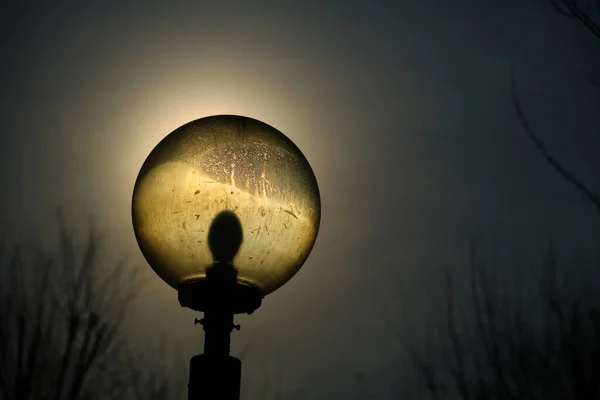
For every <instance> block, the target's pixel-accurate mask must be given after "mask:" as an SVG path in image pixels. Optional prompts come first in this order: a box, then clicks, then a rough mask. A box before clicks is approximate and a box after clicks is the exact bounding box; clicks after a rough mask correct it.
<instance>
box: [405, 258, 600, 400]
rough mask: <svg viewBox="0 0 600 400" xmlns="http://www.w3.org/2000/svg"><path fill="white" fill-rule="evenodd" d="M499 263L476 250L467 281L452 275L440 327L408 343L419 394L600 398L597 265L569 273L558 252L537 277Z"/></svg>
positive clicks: (474, 398) (475, 399)
mask: <svg viewBox="0 0 600 400" xmlns="http://www.w3.org/2000/svg"><path fill="white" fill-rule="evenodd" d="M499 267H500V266H499V265H490V264H488V263H486V262H484V260H483V259H482V257H481V256H480V255H478V254H477V253H476V251H475V249H474V248H473V249H472V252H471V265H470V268H469V274H470V276H469V279H468V285H461V284H459V280H454V279H452V275H450V274H448V275H447V279H446V281H445V285H444V289H443V299H442V302H441V304H442V309H441V310H442V313H441V315H442V319H441V320H440V321H439V325H437V327H436V328H434V329H430V330H428V335H426V337H425V339H424V342H423V343H422V345H421V346H418V347H413V346H407V347H406V349H407V354H408V355H409V359H410V361H411V365H412V367H413V368H414V369H413V371H415V372H416V376H417V380H418V382H419V383H420V385H418V387H419V388H420V389H421V391H420V392H418V393H419V396H417V397H419V398H430V399H436V400H437V399H463V400H480V399H486V400H489V399H491V400H494V399H498V400H500V399H514V400H524V399H532V400H533V399H539V400H553V399H600V296H599V293H598V290H597V288H598V287H599V286H598V285H599V284H600V274H599V273H598V271H597V270H593V269H590V271H589V273H587V274H573V275H570V274H568V273H567V272H565V273H562V272H560V269H559V268H558V262H557V256H556V254H555V252H554V251H552V250H551V251H549V252H548V255H547V256H546V257H545V260H544V262H543V263H542V265H541V269H537V271H540V273H539V274H537V275H536V274H529V275H527V274H526V273H525V272H524V271H528V270H527V269H521V272H520V273H516V272H515V270H516V268H515V269H514V270H512V271H507V270H508V268H504V269H500V268H499ZM530 267H531V266H530ZM500 271H503V272H502V273H500ZM529 271H531V269H530V270H529Z"/></svg>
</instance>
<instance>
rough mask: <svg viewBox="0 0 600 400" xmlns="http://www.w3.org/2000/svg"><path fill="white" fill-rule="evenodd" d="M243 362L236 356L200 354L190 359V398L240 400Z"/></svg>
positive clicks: (189, 399) (191, 399)
mask: <svg viewBox="0 0 600 400" xmlns="http://www.w3.org/2000/svg"><path fill="white" fill-rule="evenodd" d="M241 376H242V363H241V361H240V360H238V359H237V358H235V357H232V356H225V357H222V356H221V357H210V356H208V355H206V354H200V355H197V356H194V357H192V359H191V361H190V383H189V385H188V400H213V399H215V400H217V399H218V400H239V399H240V380H241Z"/></svg>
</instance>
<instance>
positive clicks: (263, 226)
mask: <svg viewBox="0 0 600 400" xmlns="http://www.w3.org/2000/svg"><path fill="white" fill-rule="evenodd" d="M320 215H321V203H320V196H319V189H318V186H317V181H316V179H315V176H314V174H313V171H312V169H311V167H310V165H309V163H308V161H307V160H306V158H305V157H304V155H303V154H302V152H301V151H300V150H299V149H298V148H297V147H296V145H294V143H293V142H292V141H291V140H290V139H288V138H287V137H286V136H285V135H283V134H282V133H281V132H279V131H278V130H277V129H275V128H273V127H271V126H269V125H267V124H265V123H263V122H260V121H257V120H255V119H252V118H248V117H242V116H234V115H217V116H211V117H206V118H201V119H198V120H195V121H192V122H189V123H187V124H185V125H183V126H181V127H179V128H178V129H176V130H175V131H173V132H172V133H171V134H169V135H168V136H166V137H165V138H164V139H163V140H162V141H161V142H160V143H159V144H158V145H157V146H156V147H155V148H154V149H153V150H152V152H151V153H150V155H149V156H148V158H147V159H146V161H145V162H144V164H143V165H142V168H141V170H140V172H139V175H138V177H137V180H136V183H135V188H134V192H133V200H132V218H133V228H134V232H135V236H136V239H137V241H138V244H139V246H140V249H141V251H142V253H143V254H144V257H145V258H146V260H147V261H148V263H149V264H150V266H151V267H152V269H153V270H154V271H155V272H156V273H157V274H158V275H159V276H160V277H161V278H162V279H163V280H164V281H165V282H167V283H168V284H169V285H171V286H172V287H174V288H175V289H177V291H178V298H179V302H180V304H181V306H183V307H189V308H191V309H193V310H196V311H201V312H204V318H203V319H202V320H200V321H197V322H201V323H202V325H203V327H204V331H205V341H204V354H202V355H198V356H195V357H193V358H192V360H191V366H190V384H189V399H190V400H192V399H197V398H202V399H217V398H218V399H223V400H228V399H239V386H240V376H241V375H240V374H241V363H240V361H239V360H238V359H236V358H234V357H231V356H230V355H229V336H230V333H231V331H232V329H233V328H237V329H239V326H235V325H234V324H233V315H234V314H240V313H248V314H251V313H252V312H254V311H255V310H256V309H257V308H258V307H259V306H260V304H261V302H262V299H263V297H264V296H266V295H267V294H269V293H271V292H273V291H274V290H276V289H277V288H279V287H280V286H282V285H283V284H284V283H285V282H287V281H288V280H289V279H290V278H292V276H294V274H295V273H296V272H298V270H299V269H300V267H301V266H302V264H303V263H304V262H305V261H306V259H307V257H308V255H309V253H310V251H311V250H312V247H313V245H314V242H315V240H316V237H317V232H318V229H319V220H320Z"/></svg>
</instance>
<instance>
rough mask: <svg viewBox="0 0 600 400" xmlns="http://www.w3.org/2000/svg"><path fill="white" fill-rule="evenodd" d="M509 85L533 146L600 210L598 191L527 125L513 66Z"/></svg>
mask: <svg viewBox="0 0 600 400" xmlns="http://www.w3.org/2000/svg"><path fill="white" fill-rule="evenodd" d="M510 86H511V95H512V101H513V105H514V107H515V110H516V112H517V117H518V118H519V122H520V123H521V127H522V128H523V129H524V130H525V132H526V133H527V135H528V136H529V139H531V141H532V142H533V144H534V145H535V147H536V148H537V149H538V151H539V152H540V153H541V154H542V156H543V157H544V159H545V160H546V161H547V162H548V164H550V165H551V166H552V168H554V169H555V170H556V171H557V172H558V173H559V174H560V175H562V176H563V178H565V179H566V180H567V181H569V182H570V183H571V184H572V185H573V186H575V187H576V188H577V190H579V191H580V192H581V193H583V194H584V196H585V197H586V198H587V199H588V200H589V201H591V202H592V204H593V205H594V207H596V209H597V210H598V211H600V196H599V195H598V193H596V192H594V191H593V190H591V189H590V187H589V186H588V185H586V184H584V183H583V182H582V181H581V180H580V179H579V178H577V176H575V175H574V174H573V173H572V172H570V171H568V170H567V169H566V168H565V167H563V165H562V164H561V163H560V162H559V161H558V160H557V159H556V158H555V157H553V156H552V154H550V152H549V151H548V148H547V147H546V144H545V143H544V142H543V141H542V140H541V139H540V138H539V136H537V135H536V134H535V133H534V131H533V129H532V128H531V126H530V125H529V122H528V121H527V118H526V117H525V113H524V112H523V108H522V106H521V101H520V100H519V95H518V93H517V85H516V78H515V71H514V68H513V69H511V73H510Z"/></svg>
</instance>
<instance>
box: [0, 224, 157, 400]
mask: <svg viewBox="0 0 600 400" xmlns="http://www.w3.org/2000/svg"><path fill="white" fill-rule="evenodd" d="M57 238H58V240H57V244H56V246H52V247H53V248H52V249H44V248H42V246H41V245H40V244H39V243H37V244H32V245H29V246H14V247H9V249H8V250H6V251H5V252H4V254H3V258H2V259H1V261H0V399H1V400H28V399H53V400H79V399H82V400H83V399H86V400H88V399H89V400H93V399H142V398H143V399H165V398H167V392H168V389H169V385H168V380H169V379H168V377H167V376H157V375H156V374H157V371H152V370H148V368H147V366H146V365H145V364H144V362H143V361H142V362H140V361H138V362H133V361H134V360H133V359H134V358H135V352H133V351H132V350H131V349H130V348H129V347H128V345H127V337H126V335H125V333H124V329H123V325H122V322H123V319H124V318H125V316H126V315H127V311H128V305H129V303H130V302H131V300H132V299H133V297H134V296H135V295H136V290H137V289H138V285H139V279H138V278H137V276H136V273H135V269H133V268H132V267H131V266H129V265H125V264H124V263H113V264H109V263H107V262H106V260H104V258H103V256H102V255H101V254H100V253H99V251H100V250H101V248H100V247H101V246H100V244H101V240H100V238H99V237H98V235H97V231H96V230H95V229H94V227H93V225H92V226H90V228H89V229H88V231H87V235H85V238H83V240H78V239H81V238H78V236H77V235H75V234H74V232H73V231H72V230H70V229H67V226H66V224H65V222H64V219H63V218H62V216H61V215H60V213H59V217H58V235H57Z"/></svg>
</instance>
